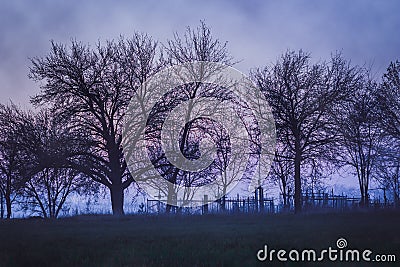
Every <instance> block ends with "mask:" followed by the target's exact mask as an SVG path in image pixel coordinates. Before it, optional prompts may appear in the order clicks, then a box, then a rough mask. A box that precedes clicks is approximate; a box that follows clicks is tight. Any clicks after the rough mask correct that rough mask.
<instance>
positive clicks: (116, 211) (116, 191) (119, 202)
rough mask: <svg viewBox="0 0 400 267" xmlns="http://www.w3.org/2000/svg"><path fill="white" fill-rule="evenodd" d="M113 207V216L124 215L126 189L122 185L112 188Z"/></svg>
mask: <svg viewBox="0 0 400 267" xmlns="http://www.w3.org/2000/svg"><path fill="white" fill-rule="evenodd" d="M110 193H111V206H112V211H113V215H115V216H122V215H124V189H123V187H122V184H121V185H112V186H111V188H110Z"/></svg>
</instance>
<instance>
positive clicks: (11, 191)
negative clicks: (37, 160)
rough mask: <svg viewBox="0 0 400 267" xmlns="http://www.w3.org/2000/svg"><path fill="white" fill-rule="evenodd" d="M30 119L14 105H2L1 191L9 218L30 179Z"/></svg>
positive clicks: (0, 122)
mask: <svg viewBox="0 0 400 267" xmlns="http://www.w3.org/2000/svg"><path fill="white" fill-rule="evenodd" d="M29 117H30V114H29V113H28V112H25V111H22V110H21V109H20V108H18V107H17V106H16V105H14V104H13V103H10V104H8V105H3V104H0V190H1V192H2V196H3V197H4V199H5V204H6V211H7V218H8V219H9V218H11V215H12V204H13V202H14V201H15V199H16V197H17V195H18V192H19V191H20V190H21V188H22V187H23V186H24V184H25V182H26V181H27V179H28V177H29V173H28V171H29V170H30V169H31V166H30V165H31V164H32V163H31V160H34V159H31V158H29V154H28V152H27V149H26V147H24V146H23V144H24V142H25V140H24V135H23V133H24V132H25V130H24V127H25V126H26V125H25V124H24V121H25V120H26V119H28V118H29Z"/></svg>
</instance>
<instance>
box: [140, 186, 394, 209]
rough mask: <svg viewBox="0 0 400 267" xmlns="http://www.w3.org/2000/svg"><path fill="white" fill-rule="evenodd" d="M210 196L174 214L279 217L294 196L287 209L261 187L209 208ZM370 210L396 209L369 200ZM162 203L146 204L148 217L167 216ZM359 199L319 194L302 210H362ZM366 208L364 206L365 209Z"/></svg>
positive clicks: (306, 199) (305, 201) (304, 201)
mask: <svg viewBox="0 0 400 267" xmlns="http://www.w3.org/2000/svg"><path fill="white" fill-rule="evenodd" d="M207 200H208V196H207V195H205V196H204V199H203V200H201V201H198V202H199V203H197V204H198V205H197V206H198V207H196V208H187V207H183V208H174V209H173V211H175V212H177V211H178V212H181V213H190V214H207V213H280V212H292V211H293V210H294V207H293V196H290V199H289V201H288V205H286V206H284V205H283V204H282V203H277V204H276V203H275V202H274V199H273V198H267V197H266V196H264V194H263V189H262V188H261V187H259V188H257V190H256V191H255V193H254V196H252V197H245V198H243V197H240V196H239V195H237V196H236V197H235V198H228V197H223V198H221V199H219V200H217V201H215V202H211V203H208V204H205V203H207V202H208V201H207ZM369 201H370V202H369V204H368V205H367V206H368V207H369V208H387V207H391V206H393V205H391V204H389V203H387V202H386V200H385V202H383V203H382V202H381V201H380V199H370V200H369ZM164 202H166V201H163V200H147V206H146V209H145V211H146V212H147V213H164V212H165V210H166V204H164ZM177 202H178V206H182V203H183V201H182V200H178V201H177ZM361 207H362V206H361V205H360V198H357V197H349V196H346V195H334V194H333V192H331V193H327V192H317V193H308V192H306V193H305V194H303V195H302V208H303V210H304V211H321V210H330V211H338V212H340V211H346V210H354V209H359V208H361ZM364 207H365V206H364Z"/></svg>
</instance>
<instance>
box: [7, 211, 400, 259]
mask: <svg viewBox="0 0 400 267" xmlns="http://www.w3.org/2000/svg"><path fill="white" fill-rule="evenodd" d="M340 237H343V238H345V239H346V240H347V242H348V246H347V248H352V249H353V248H358V249H362V250H364V249H370V250H372V251H373V253H374V254H377V253H378V254H395V255H396V258H397V264H396V263H393V262H392V263H380V264H378V263H376V262H375V263H372V264H370V266H400V263H399V262H400V213H395V212H380V213H361V212H359V213H353V214H352V213H343V214H303V215H294V214H286V215H284V214H281V215H207V216H144V215H143V216H138V215H136V216H125V217H122V218H113V217H111V216H77V217H72V218H64V219H58V220H33V219H25V220H23V219H20V220H18V219H15V220H11V221H0V266H43V267H45V266H96V267H98V266H279V262H278V261H277V259H276V258H275V260H274V261H273V262H269V261H264V262H259V261H258V260H257V257H256V254H257V251H258V250H260V249H262V248H263V247H264V245H265V244H268V247H269V248H271V249H277V250H278V249H285V250H287V251H289V250H291V249H299V250H301V249H307V248H308V249H310V248H313V249H315V250H316V251H319V250H321V249H324V248H328V247H329V246H331V247H332V248H336V240H337V239H338V238H340ZM314 265H316V266H365V265H366V263H365V262H364V263H349V262H334V263H332V262H327V261H324V262H322V263H318V264H315V263H314ZM281 266H313V265H312V264H310V263H305V262H300V263H298V264H295V263H293V262H286V263H285V264H283V263H282V264H281Z"/></svg>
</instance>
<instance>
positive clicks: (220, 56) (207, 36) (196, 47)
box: [165, 21, 232, 212]
mask: <svg viewBox="0 0 400 267" xmlns="http://www.w3.org/2000/svg"><path fill="white" fill-rule="evenodd" d="M226 45H227V43H221V41H220V40H218V39H216V38H214V37H213V35H212V34H211V30H210V28H209V27H208V26H207V25H206V24H205V23H204V22H203V21H202V22H201V24H200V26H199V27H197V28H196V29H191V28H190V27H188V28H187V30H186V33H185V34H184V36H183V37H181V36H180V35H179V34H177V33H175V35H174V38H173V39H172V40H169V41H168V43H167V45H166V46H165V50H166V53H167V59H168V62H169V63H170V64H172V65H174V64H183V63H188V62H192V61H206V62H217V63H223V64H226V65H232V57H231V56H230V55H229V53H228V50H227V46H226ZM212 88H214V87H213V86H207V85H204V84H202V83H199V82H197V83H190V84H186V85H185V86H183V87H182V88H180V90H181V93H183V94H184V95H185V96H184V97H185V98H187V99H188V102H189V107H188V109H187V112H186V114H185V117H186V121H190V118H193V115H194V114H193V110H194V106H195V105H198V101H196V100H195V99H196V98H198V97H199V96H201V94H202V92H203V95H204V91H207V90H209V91H210V90H212ZM200 120H202V119H200ZM200 124H201V123H200ZM205 124H207V123H205ZM192 125H193V124H192V123H186V124H185V125H184V129H183V131H182V135H181V137H180V143H179V150H180V151H182V152H184V151H189V150H190V147H189V146H188V145H189V144H190V142H189V138H190V132H191V131H195V129H194V128H193V127H191V126H192ZM203 125H204V121H203ZM206 128H207V127H206ZM208 128H209V127H208ZM203 129H204V126H203ZM206 131H210V129H208V130H207V129H206ZM194 152H195V151H194ZM168 172H169V177H168V178H167V179H168V180H169V181H170V182H171V183H172V184H175V183H177V179H178V177H179V176H181V178H183V179H187V178H189V176H191V175H192V174H190V173H188V172H182V171H181V170H180V169H179V168H176V167H174V166H170V168H169V170H168ZM189 179H190V178H189ZM174 190H175V188H173V187H172V186H169V187H168V193H167V196H168V198H172V199H173V198H174V197H175V194H176V192H174ZM170 210H171V205H167V212H169V211H170Z"/></svg>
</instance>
